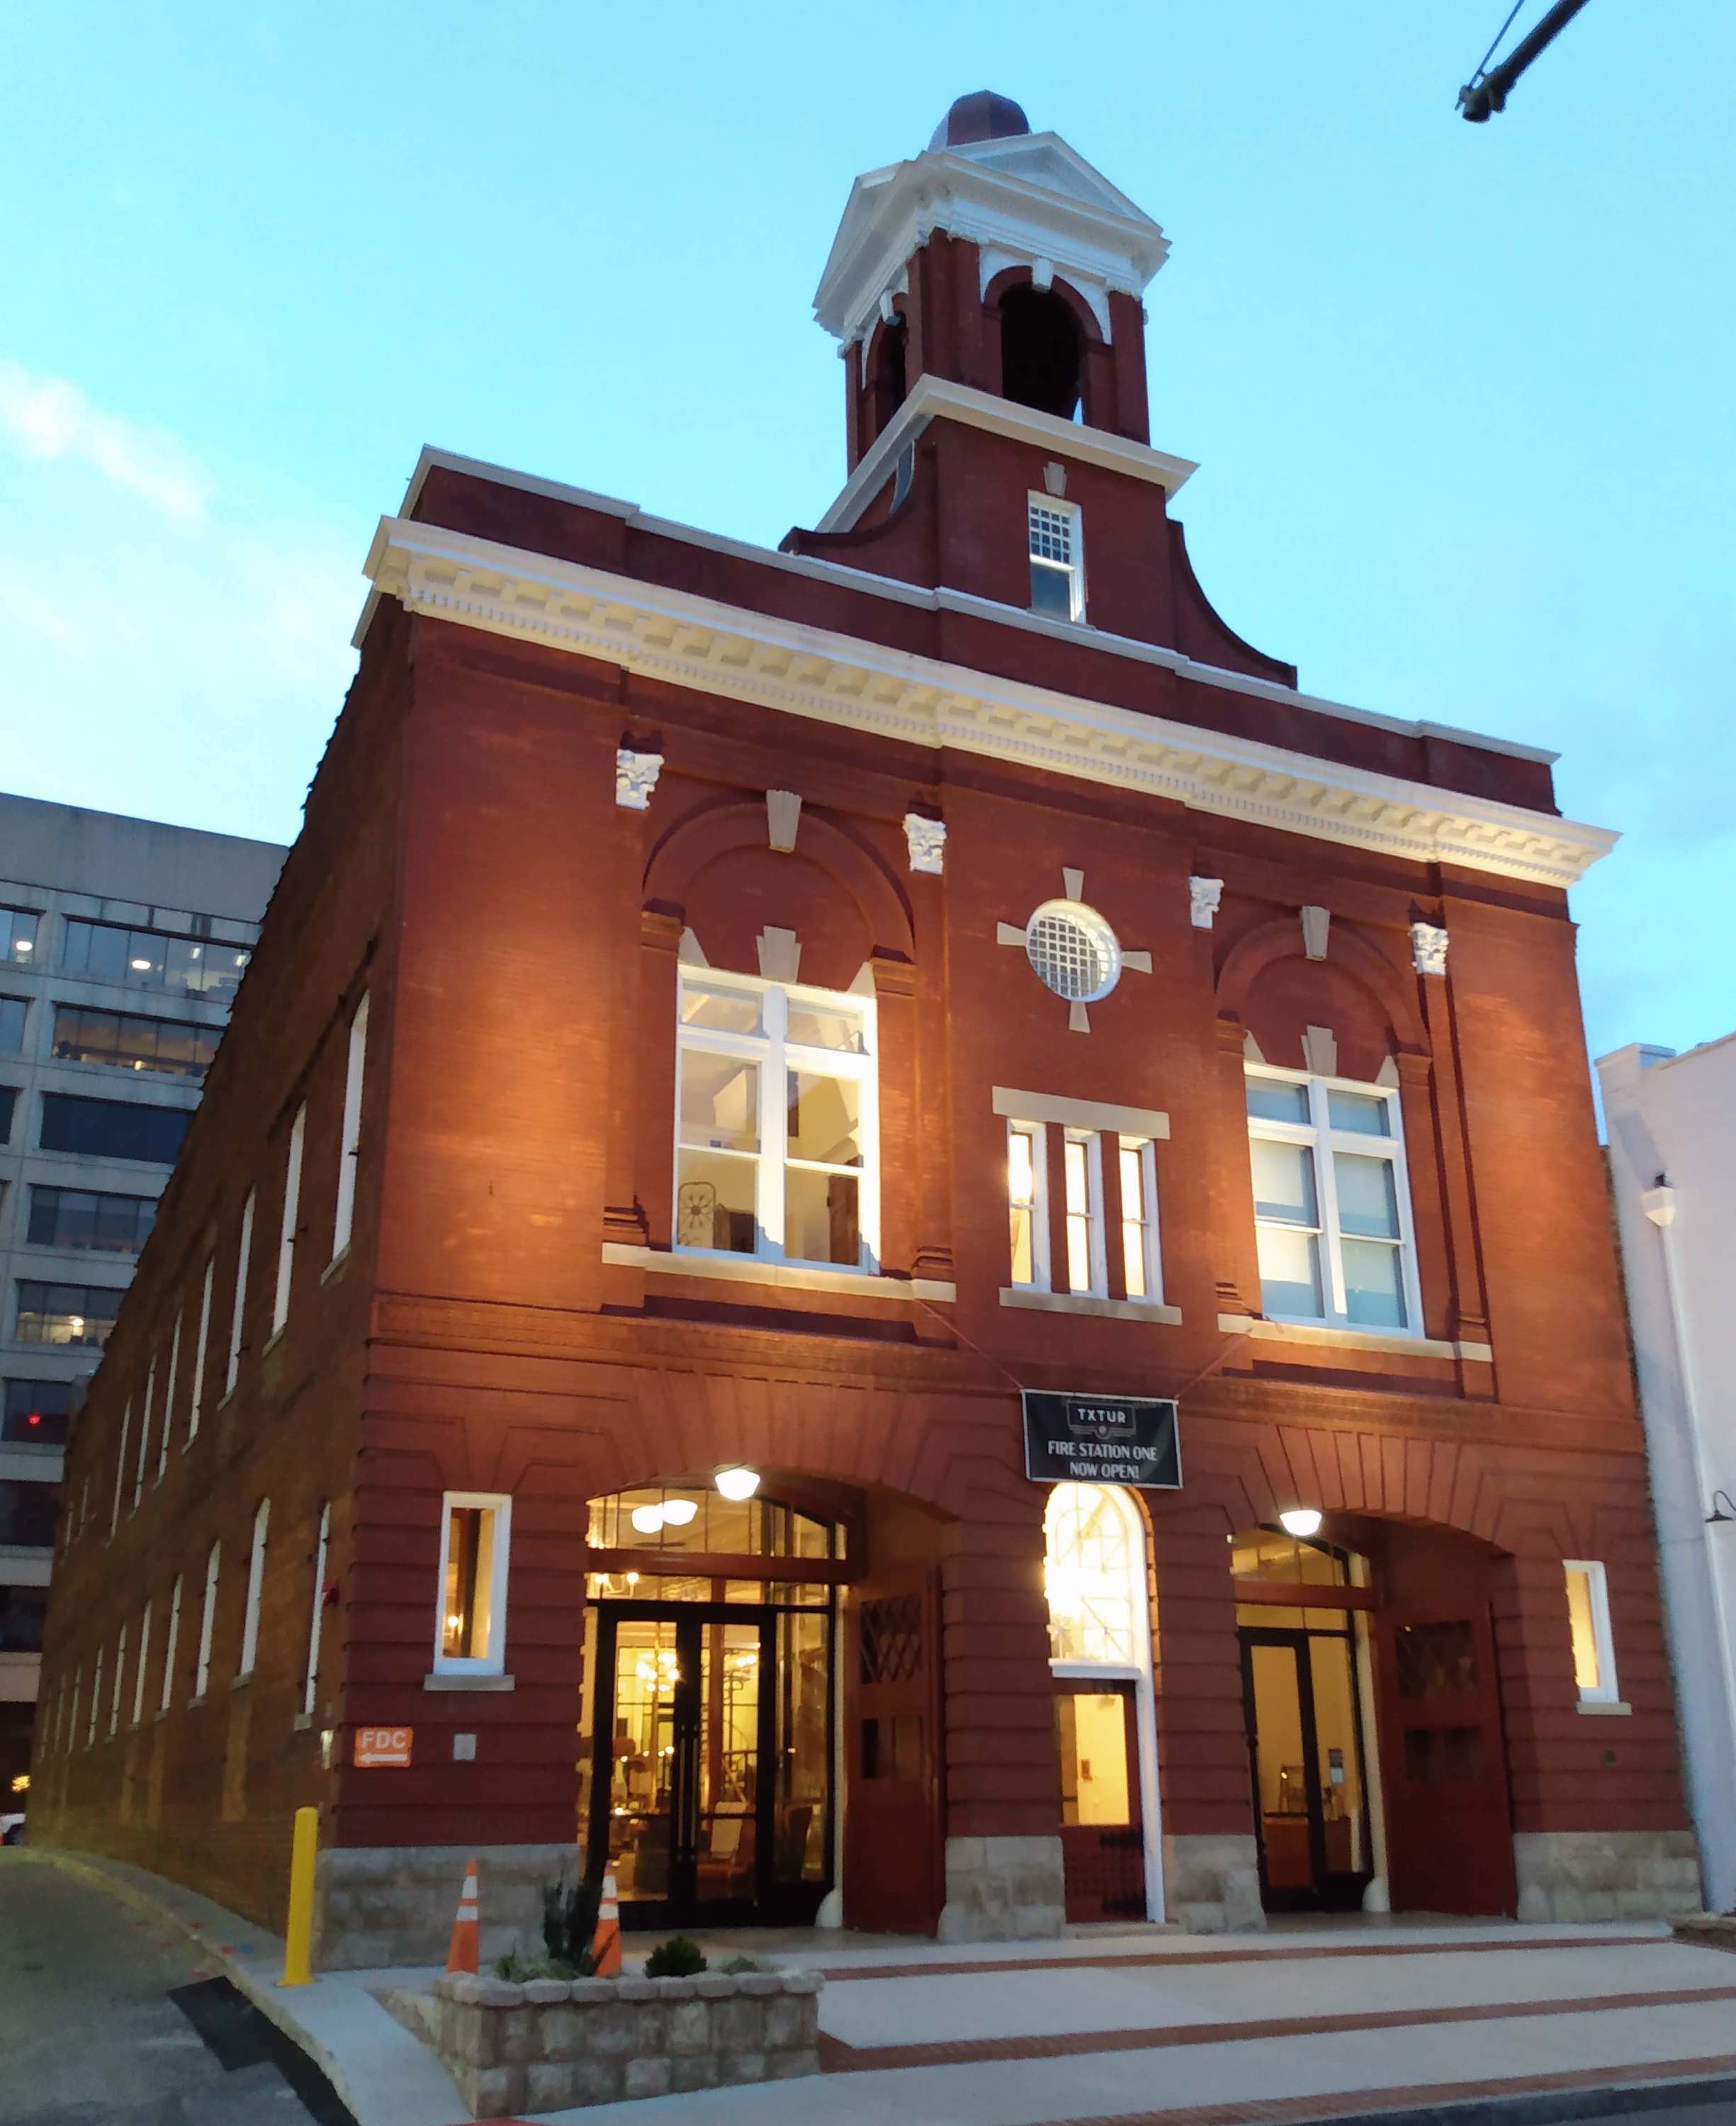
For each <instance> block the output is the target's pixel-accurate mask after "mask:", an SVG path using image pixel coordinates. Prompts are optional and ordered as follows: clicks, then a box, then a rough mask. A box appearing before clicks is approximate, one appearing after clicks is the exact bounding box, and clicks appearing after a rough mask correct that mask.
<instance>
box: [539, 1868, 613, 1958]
mask: <svg viewBox="0 0 1736 2126" xmlns="http://www.w3.org/2000/svg"><path fill="white" fill-rule="evenodd" d="M602 1897H603V1878H602V1877H601V1875H581V1876H580V1877H579V1878H578V1881H577V1882H576V1883H569V1882H568V1881H567V1880H566V1878H565V1877H564V1876H563V1877H561V1878H559V1880H558V1881H555V1882H553V1883H550V1884H549V1885H548V1887H546V1888H545V1890H544V1892H543V1945H544V1947H545V1948H546V1949H547V1950H548V1952H549V1962H550V1964H551V1965H553V1966H555V1967H558V1968H557V1969H556V1970H555V1971H554V1972H551V1974H550V1975H551V1976H558V1977H573V1978H587V1977H589V1976H590V1974H591V1967H592V1941H593V1940H594V1939H595V1937H596V1934H597V1911H598V1908H599V1907H600V1906H601V1903H602Z"/></svg>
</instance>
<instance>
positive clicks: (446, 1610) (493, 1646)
mask: <svg viewBox="0 0 1736 2126" xmlns="http://www.w3.org/2000/svg"><path fill="white" fill-rule="evenodd" d="M511 1523H512V1500H510V1499H509V1498H506V1497H502V1496H499V1495H494V1494H490V1493H484V1492H478V1491H448V1492H447V1493H446V1500H445V1505H444V1509H443V1513H442V1515H441V1538H440V1610H439V1616H438V1618H437V1621H436V1628H435V1634H434V1668H435V1672H436V1675H499V1674H500V1673H501V1672H502V1670H503V1669H504V1668H505V1666H506V1643H507V1544H508V1540H509V1537H510V1533H511Z"/></svg>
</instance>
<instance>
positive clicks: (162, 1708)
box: [157, 1572, 181, 1713]
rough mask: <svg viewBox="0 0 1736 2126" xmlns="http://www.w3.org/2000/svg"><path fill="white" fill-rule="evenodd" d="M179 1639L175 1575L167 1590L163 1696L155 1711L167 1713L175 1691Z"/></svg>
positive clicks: (178, 1577)
mask: <svg viewBox="0 0 1736 2126" xmlns="http://www.w3.org/2000/svg"><path fill="white" fill-rule="evenodd" d="M180 1638H181V1575H180V1574H179V1573H178V1572H177V1574H176V1575H175V1584H174V1585H173V1586H172V1588H171V1589H170V1590H169V1628H168V1632H167V1636H166V1637H165V1638H164V1639H163V1695H162V1696H161V1697H160V1698H158V1701H157V1710H158V1712H159V1713H167V1711H168V1709H169V1700H170V1698H172V1695H173V1694H174V1689H175V1648H176V1646H177V1644H178V1643H179V1642H180Z"/></svg>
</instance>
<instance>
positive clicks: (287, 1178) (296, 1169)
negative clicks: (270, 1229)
mask: <svg viewBox="0 0 1736 2126" xmlns="http://www.w3.org/2000/svg"><path fill="white" fill-rule="evenodd" d="M307 1123H308V1109H307V1103H306V1102H305V1101H303V1103H302V1104H301V1105H300V1107H299V1108H297V1109H296V1110H295V1121H294V1122H291V1123H290V1150H289V1157H288V1159H287V1160H286V1161H285V1165H284V1172H283V1230H282V1231H281V1233H280V1234H279V1235H278V1238H277V1289H276V1292H275V1293H274V1294H273V1295H272V1298H271V1334H272V1335H274V1336H275V1335H276V1334H277V1332H278V1330H280V1329H281V1328H282V1326H283V1325H284V1323H285V1321H287V1320H289V1318H290V1283H291V1280H292V1278H293V1277H294V1275H295V1220H296V1217H297V1216H298V1214H299V1213H300V1209H301V1144H302V1139H303V1137H304V1136H305V1135H306V1133H307Z"/></svg>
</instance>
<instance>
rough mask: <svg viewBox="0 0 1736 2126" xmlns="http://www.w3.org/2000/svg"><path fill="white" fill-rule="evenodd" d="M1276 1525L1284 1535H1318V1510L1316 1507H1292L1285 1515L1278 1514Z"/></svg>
mask: <svg viewBox="0 0 1736 2126" xmlns="http://www.w3.org/2000/svg"><path fill="white" fill-rule="evenodd" d="M1278 1525H1279V1527H1280V1528H1282V1529H1283V1531H1284V1533H1285V1534H1286V1535H1294V1536H1303V1537H1306V1536H1311V1535H1319V1533H1320V1511H1319V1507H1317V1506H1292V1507H1291V1508H1290V1511H1289V1512H1288V1513H1287V1514H1279V1516H1278Z"/></svg>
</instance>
